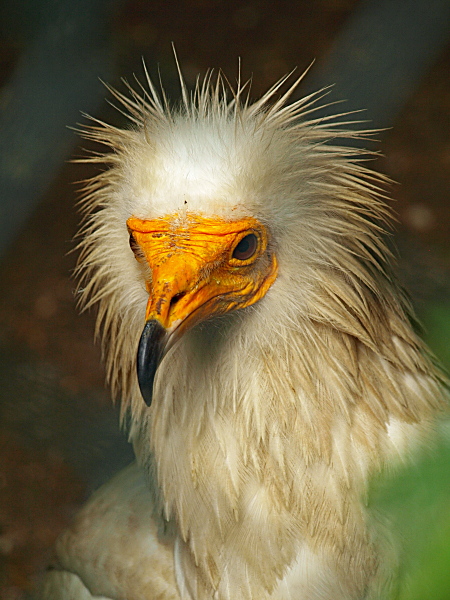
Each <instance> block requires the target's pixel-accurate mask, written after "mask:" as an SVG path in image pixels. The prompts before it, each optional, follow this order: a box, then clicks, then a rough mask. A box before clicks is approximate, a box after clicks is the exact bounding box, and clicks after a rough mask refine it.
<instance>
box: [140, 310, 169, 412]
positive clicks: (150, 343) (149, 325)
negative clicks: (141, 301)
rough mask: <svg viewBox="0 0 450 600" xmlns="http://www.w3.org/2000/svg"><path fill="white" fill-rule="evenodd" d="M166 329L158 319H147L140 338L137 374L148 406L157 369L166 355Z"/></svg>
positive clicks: (150, 401)
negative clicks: (164, 349)
mask: <svg viewBox="0 0 450 600" xmlns="http://www.w3.org/2000/svg"><path fill="white" fill-rule="evenodd" d="M165 336H166V330H165V329H164V327H163V326H162V325H161V323H159V322H158V321H155V320H154V319H153V320H150V321H147V322H146V324H145V327H144V330H143V332H142V335H141V339H140V340H139V346H138V352H137V361H136V366H137V376H138V382H139V388H140V390H141V394H142V397H143V399H144V402H145V403H146V405H147V406H150V405H151V403H152V398H153V383H154V381H155V375H156V371H157V369H158V366H159V363H160V362H161V360H162V357H163V355H164V352H163V348H164V343H163V342H164V338H165Z"/></svg>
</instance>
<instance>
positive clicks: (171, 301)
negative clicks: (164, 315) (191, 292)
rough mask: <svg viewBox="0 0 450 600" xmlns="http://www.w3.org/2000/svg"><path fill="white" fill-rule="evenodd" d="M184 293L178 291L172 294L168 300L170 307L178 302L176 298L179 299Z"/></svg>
mask: <svg viewBox="0 0 450 600" xmlns="http://www.w3.org/2000/svg"><path fill="white" fill-rule="evenodd" d="M185 295H186V292H180V293H179V294H175V296H172V298H171V300H170V308H173V307H174V306H175V304H176V303H177V302H178V300H181V298H183V296H185Z"/></svg>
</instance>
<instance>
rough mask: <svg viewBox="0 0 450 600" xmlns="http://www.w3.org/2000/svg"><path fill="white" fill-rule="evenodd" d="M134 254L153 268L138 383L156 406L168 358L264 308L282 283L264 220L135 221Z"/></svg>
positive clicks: (148, 280)
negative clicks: (223, 318) (224, 323)
mask: <svg viewBox="0 0 450 600" xmlns="http://www.w3.org/2000/svg"><path fill="white" fill-rule="evenodd" d="M127 226H128V229H129V232H130V247H131V249H132V250H133V252H134V254H135V256H136V259H137V260H138V261H139V262H142V263H143V264H144V265H145V266H147V267H148V270H147V276H146V282H145V283H146V288H147V291H148V293H149V300H148V304H147V310H146V324H145V327H144V331H143V333H142V336H141V340H140V342H139V348H138V360H137V369H138V379H139V385H140V388H141V392H142V395H143V398H144V400H145V401H146V403H147V404H148V405H150V403H151V400H152V393H153V381H154V378H155V374H156V370H157V368H158V365H159V363H160V362H161V360H162V359H163V357H164V355H165V354H166V353H167V352H168V350H169V349H170V348H171V347H172V346H173V344H174V343H175V342H176V341H177V340H178V339H179V338H180V336H181V335H182V334H183V333H184V332H185V331H187V330H188V329H190V328H191V327H193V326H194V325H195V324H197V323H199V322H201V321H204V320H205V319H208V318H210V317H212V316H214V315H222V314H225V313H227V312H229V311H231V310H236V309H239V308H244V307H246V306H250V305H252V304H254V303H255V302H257V301H258V300H260V299H261V298H262V297H263V296H264V295H265V294H266V293H267V291H268V289H269V288H270V286H271V285H272V284H273V282H274V281H275V279H276V277H277V272H278V264H277V260H276V256H275V253H274V251H273V249H272V247H271V240H270V233H269V232H268V230H267V229H266V227H264V225H262V224H261V223H260V222H259V221H258V220H256V219H254V218H251V217H247V218H243V219H239V220H235V221H227V220H225V219H222V218H219V217H215V218H205V217H202V216H199V215H196V214H187V215H184V216H183V217H180V216H179V215H178V214H173V215H168V216H167V217H163V218H158V219H151V220H141V219H138V218H136V217H131V218H130V219H128V221H127Z"/></svg>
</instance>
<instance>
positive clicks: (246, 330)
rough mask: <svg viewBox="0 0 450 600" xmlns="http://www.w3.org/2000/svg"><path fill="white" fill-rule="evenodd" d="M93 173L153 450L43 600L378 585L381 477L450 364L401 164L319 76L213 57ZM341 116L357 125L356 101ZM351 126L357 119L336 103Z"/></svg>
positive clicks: (134, 404)
mask: <svg viewBox="0 0 450 600" xmlns="http://www.w3.org/2000/svg"><path fill="white" fill-rule="evenodd" d="M180 79H181V87H182V101H181V103H180V105H179V106H176V107H172V106H170V105H169V103H168V101H167V100H166V98H165V95H164V93H162V94H161V93H160V92H158V91H157V90H156V89H155V88H154V86H153V84H152V82H151V81H150V79H148V82H147V85H148V89H147V87H146V88H145V89H144V88H141V89H140V91H139V93H136V92H133V91H132V93H131V95H124V94H122V93H119V92H113V93H114V95H115V97H116V99H118V100H119V101H120V102H121V103H122V105H123V107H124V110H125V111H126V112H127V113H128V116H129V118H130V119H131V122H132V126H131V127H130V128H128V129H126V130H122V129H118V128H115V127H112V126H110V125H106V124H104V123H102V122H98V121H97V122H95V123H94V124H93V125H91V126H90V128H88V129H87V131H86V132H85V135H86V136H87V137H89V138H91V139H94V140H96V141H97V142H101V143H102V144H105V145H106V146H107V147H108V151H107V152H106V153H105V154H101V155H98V154H97V155H93V156H92V157H90V158H89V159H88V160H91V161H93V162H95V163H99V164H101V165H103V168H102V170H101V171H100V172H99V173H98V174H97V175H96V176H95V177H94V178H93V179H92V180H91V181H90V182H88V184H87V187H86V191H85V198H84V211H85V220H84V226H83V228H82V233H81V236H82V241H81V243H80V247H81V252H80V260H79V266H78V276H79V279H80V282H81V284H80V296H81V301H82V304H83V306H84V307H85V308H86V307H91V306H93V305H96V306H97V307H98V320H97V331H98V333H99V334H100V335H101V339H102V342H103V350H104V356H105V360H106V365H107V373H108V379H109V382H110V384H111V387H112V392H113V394H114V396H116V397H119V398H120V400H121V406H122V415H123V418H124V420H125V421H127V422H128V425H129V435H130V439H131V441H132V442H133V445H134V450H135V453H136V459H137V461H136V464H133V465H131V466H130V467H128V468H126V469H125V470H124V471H122V472H121V473H119V474H118V475H117V476H116V477H115V478H114V479H112V481H110V482H109V483H107V484H106V485H105V486H103V487H102V488H100V490H98V491H97V492H96V493H95V494H94V496H93V497H92V499H91V500H90V501H89V502H88V503H87V505H86V506H85V507H84V508H82V510H81V512H80V513H79V514H78V516H77V517H76V519H75V521H74V523H73V524H72V526H71V527H70V528H69V529H68V530H67V531H65V532H64V533H63V534H62V536H61V537H60V538H59V540H58V542H57V546H56V559H55V562H54V564H53V565H52V567H51V570H49V573H48V575H47V577H46V580H45V583H44V587H43V592H42V597H43V598H45V600H87V599H92V598H97V599H99V598H101V599H108V600H109V599H114V600H155V599H161V600H163V599H164V600H206V599H209V600H211V599H214V600H269V599H270V600H363V599H364V600H369V599H370V600H372V599H380V598H382V599H383V600H384V599H387V598H389V597H390V594H391V590H392V589H393V588H394V587H395V584H394V582H395V571H396V561H397V559H396V550H395V545H396V544H395V542H393V541H392V540H391V538H390V536H389V534H388V527H386V526H383V524H382V522H381V521H382V520H381V519H380V518H378V517H377V515H374V514H371V512H370V511H369V509H368V508H367V502H366V498H367V492H368V484H369V481H370V477H371V476H372V475H373V474H374V473H376V472H378V471H379V470H380V469H382V468H385V467H386V466H387V465H391V464H393V463H395V462H398V460H399V459H400V460H401V459H402V458H403V457H405V456H407V455H408V453H410V451H411V450H412V448H414V447H415V446H416V445H417V444H418V443H420V442H421V440H423V439H424V438H425V437H427V435H428V432H429V430H430V429H432V424H433V420H434V419H435V416H436V414H437V412H438V411H439V408H440V406H441V405H442V403H443V401H444V398H443V396H444V392H443V386H442V379H441V375H440V373H439V371H438V369H437V368H436V367H435V366H434V364H433V360H432V359H431V358H430V355H429V353H428V351H427V349H426V348H425V346H424V345H423V343H422V342H421V341H420V340H419V339H418V337H417V336H416V334H415V332H414V330H413V328H412V326H411V319H412V314H411V308H410V306H409V304H408V302H407V300H406V298H405V295H404V294H403V292H402V290H401V288H400V287H399V285H398V283H397V281H396V279H395V277H394V275H393V273H392V270H391V256H390V253H389V251H388V249H387V247H386V245H385V242H384V241H383V233H384V230H385V228H386V227H387V226H388V225H389V223H390V219H391V217H390V211H389V210H388V208H387V207H386V205H385V203H384V201H383V192H382V189H383V185H382V184H383V182H382V179H381V177H380V176H379V175H377V174H375V173H374V172H372V171H371V170H370V169H368V168H367V166H365V165H366V162H365V161H364V160H362V159H363V158H364V156H363V155H361V152H360V151H358V150H352V149H350V148H349V147H348V146H339V144H338V143H336V141H334V140H336V138H337V137H341V138H342V137H344V136H348V137H355V136H356V135H357V134H355V133H351V131H349V130H346V129H347V128H346V125H345V124H342V122H341V123H340V124H339V119H337V120H332V119H326V118H325V119H324V118H315V117H314V109H315V106H316V104H315V103H316V101H317V99H318V98H319V97H321V95H322V94H321V93H319V94H312V95H310V96H308V97H306V98H303V99H301V100H298V101H295V102H293V103H291V104H288V100H289V97H290V95H291V94H292V92H293V90H294V89H295V87H296V85H297V83H298V82H296V83H295V84H294V85H293V86H291V87H290V89H289V90H288V91H287V92H286V93H283V94H282V93H281V92H280V88H281V86H282V85H283V84H284V83H285V79H283V80H282V81H280V82H278V83H277V84H276V85H274V86H273V87H272V88H271V89H270V90H269V91H268V92H267V93H266V94H265V95H264V96H263V97H262V98H261V99H260V100H258V101H256V102H255V103H251V102H250V101H249V98H248V96H249V95H248V90H247V87H246V85H241V84H240V83H239V82H238V84H237V87H236V89H233V88H232V87H230V85H229V84H228V83H227V82H226V81H225V80H224V78H223V77H222V76H220V75H219V76H217V77H214V78H213V77H212V75H211V74H209V75H207V76H206V78H205V79H203V80H199V82H198V83H197V86H196V87H195V89H194V90H193V92H192V93H191V92H189V91H188V90H187V89H186V85H185V84H184V82H183V79H182V77H180ZM344 120H345V119H344ZM341 121H342V119H341Z"/></svg>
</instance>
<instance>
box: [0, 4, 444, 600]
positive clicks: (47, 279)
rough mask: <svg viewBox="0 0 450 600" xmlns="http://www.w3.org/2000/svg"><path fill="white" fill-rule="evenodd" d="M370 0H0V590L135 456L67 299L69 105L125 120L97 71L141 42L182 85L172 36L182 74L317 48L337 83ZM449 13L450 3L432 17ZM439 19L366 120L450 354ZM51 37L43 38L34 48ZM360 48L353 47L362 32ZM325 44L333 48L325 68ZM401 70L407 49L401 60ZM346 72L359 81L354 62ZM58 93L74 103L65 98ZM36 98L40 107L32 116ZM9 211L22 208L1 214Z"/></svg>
mask: <svg viewBox="0 0 450 600" xmlns="http://www.w3.org/2000/svg"><path fill="white" fill-rule="evenodd" d="M72 4H76V3H73V2H72ZM81 4H82V3H81ZM376 4H377V3H376V2H375V3H374V2H372V3H370V2H361V1H360V0H319V1H317V2H311V1H300V2H292V1H291V2H287V1H279V2H275V1H271V0H250V1H248V2H237V1H235V0H184V1H181V2H175V1H174V0H169V1H166V2H151V1H148V0H126V1H121V2H120V1H111V2H108V1H107V0H100V1H99V2H91V3H89V2H88V3H87V4H86V11H87V13H88V17H86V15H84V18H85V19H86V20H85V21H84V22H83V23H82V25H81V26H79V25H77V23H76V19H77V18H78V17H76V16H75V17H74V14H73V13H72V12H70V11H71V9H70V10H69V9H68V10H69V12H68V13H66V12H65V10H66V7H65V3H64V2H56V1H55V2H51V1H48V2H45V1H44V2H32V1H31V0H21V1H19V2H14V3H12V2H3V4H2V5H1V8H0V16H1V25H0V32H1V34H2V38H1V41H0V84H1V85H2V86H3V87H2V93H1V96H0V110H1V111H2V116H0V133H1V136H2V137H1V141H0V150H1V152H2V153H3V159H4V163H3V166H4V169H5V170H6V171H7V170H8V169H10V171H11V170H12V169H13V167H11V165H10V164H9V163H8V160H9V159H10V158H11V161H12V157H13V154H14V152H17V157H18V158H17V159H16V162H15V163H14V169H13V170H14V177H15V179H14V185H12V184H11V186H10V187H9V188H8V185H9V184H6V183H5V184H4V186H3V191H2V189H1V188H0V220H3V222H4V223H8V227H7V228H6V234H5V236H6V237H5V241H4V245H3V256H2V262H1V265H0V358H1V362H0V597H1V598H2V599H4V600H25V599H28V598H30V597H31V594H32V590H33V588H34V586H35V584H36V581H37V580H38V578H39V575H40V573H42V570H43V569H44V568H45V565H46V563H47V561H48V558H49V556H50V550H49V549H50V548H51V545H52V544H53V542H54V540H55V538H56V536H57V535H58V533H59V532H60V531H61V529H62V528H63V527H64V526H65V525H66V524H67V522H68V520H69V519H70V518H71V516H72V515H73V513H74V511H75V510H76V509H77V507H78V506H79V505H80V503H82V502H83V501H84V500H85V498H86V497H87V495H88V494H89V493H90V492H91V491H92V489H94V488H95V487H97V486H98V485H99V484H100V483H102V482H103V481H105V480H106V479H108V477H109V476H110V475H111V474H112V473H113V472H114V471H115V470H116V469H118V468H120V467H121V466H123V465H125V464H127V462H129V461H130V460H131V458H132V454H131V451H130V448H129V447H128V445H127V443H126V441H125V436H124V435H123V434H122V433H120V431H119V426H118V418H117V411H115V410H114V409H113V408H112V407H111V403H110V398H109V394H108V390H107V389H106V388H105V386H104V373H103V370H102V367H101V357H100V352H99V349H98V347H97V346H95V345H94V341H93V329H94V326H93V318H94V315H92V314H83V315H80V314H78V312H77V310H76V307H75V304H76V299H75V298H74V287H75V284H74V281H73V280H72V279H71V272H72V270H73V268H74V264H75V260H76V252H72V250H73V249H74V246H75V243H74V241H73V237H74V235H75V232H76V229H77V223H78V220H79V217H78V215H77V211H76V207H75V205H76V202H77V198H78V193H77V189H78V188H79V186H78V185H77V184H74V182H77V181H80V180H82V179H85V178H87V177H89V176H91V175H92V174H93V168H92V167H91V166H86V165H84V166H83V165H75V164H71V163H69V162H67V159H68V158H69V156H70V154H71V155H72V156H80V155H81V154H82V153H83V149H82V148H83V147H86V145H87V143H86V142H82V141H81V140H80V139H79V138H78V137H77V136H76V134H75V133H73V132H72V131H69V130H68V129H66V128H65V125H68V126H75V125H76V121H82V120H83V117H82V116H81V115H80V114H79V111H86V112H90V113H91V114H95V116H97V117H98V118H100V119H104V120H107V121H108V122H114V123H115V124H118V125H124V124H125V121H124V118H123V117H122V116H121V115H120V114H119V113H118V112H116V111H115V110H114V109H113V108H112V107H111V106H110V105H109V104H108V103H107V102H106V101H104V100H103V98H105V97H107V96H108V93H107V91H106V90H105V89H104V88H102V86H101V85H100V84H99V83H98V76H101V77H102V78H104V79H107V81H108V82H109V83H111V84H112V85H113V86H115V87H119V88H121V86H122V84H121V82H120V77H122V76H123V77H126V78H127V79H128V80H130V81H131V80H132V78H133V73H136V74H137V76H138V78H140V79H141V80H143V69H142V64H141V58H142V57H143V58H144V59H145V61H146V63H147V65H148V67H149V70H150V72H151V74H152V75H153V76H154V77H155V78H156V79H157V78H158V65H159V70H160V72H161V77H162V80H163V81H164V82H165V83H166V85H167V87H168V89H169V93H170V94H171V96H172V97H176V95H177V93H178V92H177V87H176V71H175V65H174V59H173V53H172V48H171V43H172V42H173V43H174V44H175V47H176V51H177V54H178V57H179V60H180V62H181V65H182V70H183V73H184V75H185V78H186V80H187V82H188V84H192V83H193V82H195V77H196V75H197V74H198V73H204V72H205V70H206V69H207V68H208V67H214V68H215V69H217V68H222V69H223V71H224V72H225V74H226V75H227V77H228V78H229V79H230V81H234V80H235V79H236V77H237V68H238V67H237V65H238V58H239V57H241V59H242V74H243V78H244V79H245V78H249V77H252V80H253V83H252V96H253V97H257V96H258V95H260V94H261V93H262V92H263V91H264V90H266V89H267V88H268V87H269V86H270V85H271V84H272V83H274V82H275V81H276V80H277V79H278V78H280V77H281V76H283V75H284V74H286V73H287V72H289V71H291V70H292V69H293V68H295V67H296V68H297V72H298V73H300V72H302V71H303V70H304V69H305V68H307V67H308V66H309V65H310V64H311V63H312V61H313V60H316V63H315V64H314V66H313V68H312V70H311V74H310V81H311V82H319V83H320V85H325V84H331V83H333V82H334V79H333V73H334V70H336V73H337V71H338V70H339V69H340V71H339V73H337V75H336V77H337V78H339V77H338V76H340V75H342V71H343V70H345V68H346V67H349V66H351V65H343V64H342V60H343V59H342V57H341V58H339V51H340V49H342V45H341V46H339V44H341V43H344V42H342V36H344V39H347V40H348V39H349V38H348V36H347V37H346V32H347V31H348V30H350V34H351V33H352V31H353V30H352V27H358V20H356V25H355V20H354V19H355V15H356V19H358V18H359V17H358V15H360V14H361V11H364V10H365V9H366V6H368V7H369V8H368V11H369V13H370V10H371V9H372V8H373V7H374V5H376ZM382 4H384V5H386V4H389V2H388V3H386V2H380V3H379V6H381V5H382ZM390 4H391V5H395V4H399V3H398V2H397V3H396V2H395V1H394V2H392V1H391V2H390ZM400 4H402V3H401V2H400ZM431 4H432V3H431ZM441 4H442V3H441ZM94 5H95V10H94V12H93V13H92V14H90V13H89V11H90V10H91V9H92V7H94ZM438 5H439V2H438ZM386 10H388V7H387V8H386ZM429 10H434V9H433V8H430V9H429ZM435 10H436V11H438V10H439V8H438V6H436V8H435ZM58 11H60V14H58V15H57V16H58V18H55V14H56V13H58ZM447 17H448V14H447V13H445V15H443V16H442V17H441V18H440V19H439V20H441V21H442V19H447ZM361 18H362V21H361V23H363V25H364V18H366V19H369V21H370V18H371V17H370V14H369V15H368V16H367V14H366V16H364V15H363V17H361ZM352 20H353V21H352ZM49 23H50V24H51V28H49ZM352 23H353V25H352ZM364 26H366V25H364ZM77 27H80V28H79V29H77ZM361 27H362V25H361ZM55 31H56V34H55V35H53V34H52V32H53V33H55ZM71 32H72V33H71ZM381 34H382V32H381V33H380V35H381ZM52 35H53V38H52ZM71 35H72V38H73V39H72V42H73V46H71V47H70V48H65V49H64V50H61V55H62V54H63V52H67V56H70V57H71V58H70V59H67V60H66V59H65V58H64V60H61V61H60V62H61V63H62V64H59V63H58V64H56V62H57V59H58V44H59V43H60V42H59V40H61V39H62V40H63V41H62V42H61V44H62V46H61V47H63V46H64V43H65V42H64V40H66V39H68V37H70V36H71ZM368 35H370V24H369V34H368ZM428 35H430V36H431V33H430V34H428ZM439 35H440V36H441V39H440V41H439V43H436V44H435V46H436V47H435V48H434V50H433V52H431V53H430V55H429V57H428V58H427V60H426V61H423V64H422V67H421V69H422V70H421V71H420V73H418V74H415V75H414V74H413V76H412V77H410V78H409V81H412V83H410V84H409V87H408V85H407V84H405V86H406V88H405V90H406V91H405V92H404V94H403V96H402V97H401V102H400V101H399V105H398V106H397V107H394V108H389V107H388V108H387V109H386V111H387V116H386V115H385V116H383V115H382V116H381V117H379V118H378V117H374V119H373V120H374V122H375V123H376V125H378V126H388V127H391V126H392V129H390V130H389V131H387V132H384V133H379V134H378V135H377V137H378V138H379V139H380V140H381V142H380V143H379V145H378V146H377V148H378V149H379V150H380V151H381V153H382V156H380V158H378V159H377V160H376V162H375V163H374V165H373V166H374V168H375V169H377V170H380V171H382V172H383V173H385V174H387V175H388V176H389V177H391V178H392V179H393V180H395V181H396V182H397V183H395V184H394V185H393V186H392V188H391V190H390V193H391V195H392V197H393V203H394V208H395V210H396V212H397V214H398V218H399V223H398V226H397V230H396V234H395V236H396V244H397V246H398V247H399V248H400V253H401V258H400V262H399V271H400V276H401V277H402V279H403V281H404V282H405V284H406V285H407V287H408V288H409V290H410V292H411V293H412V297H413V301H414V304H415V306H416V309H417V311H418V313H419V316H420V318H421V319H422V321H423V322H424V324H425V328H426V330H427V333H426V335H427V338H428V340H429V342H430V344H431V345H432V347H433V348H434V350H435V352H436V353H437V354H438V355H439V356H440V357H441V359H442V360H443V361H444V362H445V363H446V364H447V365H449V364H450V348H449V341H448V340H449V339H450V309H449V306H450V300H449V290H450V251H449V244H448V239H449V235H450V215H449V190H450V185H449V184H450V135H449V134H450V78H449V72H450V45H449V44H448V43H447V42H446V36H445V35H444V34H443V33H442V31H441V32H440V34H439ZM58 36H60V37H58ZM61 36H62V37H61ZM350 38H351V35H350ZM48 39H50V42H49V41H48ZM352 39H353V38H352ZM381 39H383V38H382V37H381ZM433 39H434V38H433ZM448 39H450V38H448ZM46 40H47V41H46ZM51 40H53V41H51ZM55 40H56V41H55ZM339 40H341V41H339ZM72 42H71V43H72ZM46 43H47V53H48V54H47V55H46V54H45V52H44V53H43V54H42V55H40V51H41V48H42V47H43V46H45V44H46ZM430 43H431V42H430ZM336 44H338V46H337V47H336ZM381 45H383V44H381ZM425 45H426V44H425ZM87 46H90V48H89V49H87V50H86V48H87ZM74 48H75V49H77V48H79V53H78V52H77V50H74ZM381 50H383V51H385V48H381V49H380V56H378V55H377V54H376V52H377V50H375V51H374V52H375V54H374V55H373V56H371V59H370V60H371V61H372V62H374V61H375V62H376V61H378V62H380V63H383V61H384V60H385V55H383V52H381ZM353 51H354V53H355V56H356V58H355V60H357V59H358V56H357V54H358V47H357V46H355V47H354V48H353ZM72 53H75V55H76V57H75V58H77V59H79V62H82V63H83V65H84V67H85V68H86V69H87V70H88V71H89V76H86V77H84V75H83V74H82V73H81V71H80V74H79V73H78V71H77V70H76V69H77V68H78V66H79V65H78V63H77V64H76V61H75V58H74V59H73V60H74V62H73V71H71V69H72V62H71V61H72ZM50 55H51V57H52V58H51V59H50V58H48V56H50ZM64 56H65V55H64ZM336 56H337V57H338V58H337V59H336ZM46 57H47V58H46ZM55 57H56V58H55ZM59 58H61V57H59ZM391 58H392V57H391ZM394 59H395V56H394ZM336 60H341V63H340V64H339V66H338V67H333V65H334V64H335V63H336ZM52 61H55V64H53V62H52ZM344 62H345V61H344ZM77 65H78V66H77ZM330 65H331V66H330ZM40 69H42V73H44V74H45V73H47V72H50V71H51V70H52V69H55V70H56V71H57V69H61V71H60V75H58V76H55V83H54V88H52V87H51V85H50V84H51V81H50V84H49V82H48V81H46V80H45V77H44V75H41V74H40V73H41V71H40ZM408 69H411V66H410V65H409V66H408V65H406V66H405V67H404V70H405V72H406V71H407V70H408ZM418 69H419V67H418ZM83 73H84V71H83ZM325 76H326V80H325V81H324V77H325ZM32 77H35V79H32ZM65 78H67V82H66V83H65V81H66V80H65ZM344 79H345V78H344V77H343V80H344ZM47 84H48V85H50V87H49V90H47V93H48V100H46V97H45V94H44V92H45V89H44V88H45V86H47ZM372 84H373V82H372ZM59 85H61V88H59V87H58V86H59ZM63 85H64V86H65V87H64V89H63ZM354 85H355V87H356V90H358V87H359V81H358V79H357V78H355V81H354ZM361 85H363V84H362V83H361ZM401 85H402V82H401V81H399V80H398V79H395V80H394V82H392V81H390V80H389V77H387V79H386V81H384V80H383V81H379V82H377V83H376V89H377V90H378V92H377V93H378V94H380V95H381V96H383V95H384V96H386V97H394V96H395V94H396V93H397V91H398V90H397V87H398V86H401ZM71 86H72V87H71ZM307 86H308V83H306V84H305V88H304V89H307ZM122 89H123V88H122ZM11 98H13V100H11ZM369 99H370V98H369ZM69 105H70V106H73V109H72V110H73V111H75V112H68V113H65V112H64V107H65V106H69ZM27 107H28V108H27ZM49 107H50V108H49ZM358 108H364V106H358ZM21 110H22V111H23V113H20V111H21ZM39 110H42V114H39ZM342 110H345V106H344V108H343V109H342ZM34 111H36V114H34ZM30 113H33V115H34V116H33V120H32V119H31V117H30V122H29V123H28V122H27V121H26V119H27V118H28V117H27V115H28V114H30ZM24 115H25V116H24ZM1 119H3V121H1ZM377 119H378V120H377ZM39 125H40V126H41V127H42V130H39ZM61 140H64V143H62V141H61ZM58 144H59V145H58ZM21 153H22V154H21ZM23 153H28V154H27V156H24V155H23ZM35 153H38V154H39V153H41V159H40V160H41V162H40V163H39V162H33V160H34V159H31V158H30V157H31V156H34V155H35ZM11 164H12V162H11ZM5 165H6V166H5ZM6 171H5V172H6ZM27 178H28V180H27ZM24 182H25V183H24ZM34 182H36V184H35V185H34ZM22 184H23V185H22ZM25 184H26V185H25ZM18 185H19V187H20V186H22V187H21V188H20V189H19V187H17V186H18ZM14 186H16V187H14ZM8 190H10V191H11V190H12V191H11V193H10V195H9V196H8V194H7V191H8ZM22 197H23V198H24V200H23V203H22V204H21V200H20V199H21V198H22ZM28 201H29V202H28ZM14 211H16V214H17V216H15V217H14V218H13V217H11V221H8V219H9V216H10V215H14ZM0 241H1V239H0ZM449 597H450V596H449Z"/></svg>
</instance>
